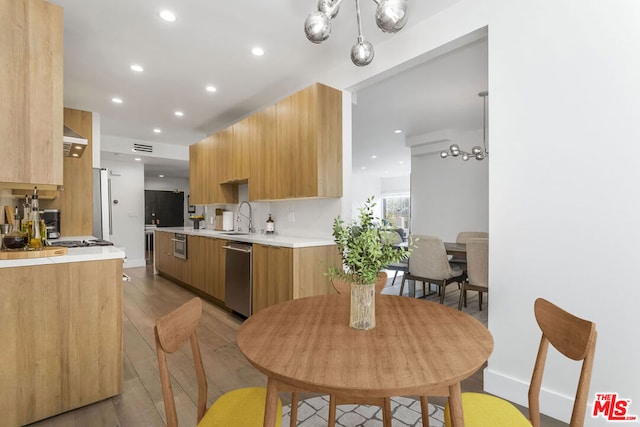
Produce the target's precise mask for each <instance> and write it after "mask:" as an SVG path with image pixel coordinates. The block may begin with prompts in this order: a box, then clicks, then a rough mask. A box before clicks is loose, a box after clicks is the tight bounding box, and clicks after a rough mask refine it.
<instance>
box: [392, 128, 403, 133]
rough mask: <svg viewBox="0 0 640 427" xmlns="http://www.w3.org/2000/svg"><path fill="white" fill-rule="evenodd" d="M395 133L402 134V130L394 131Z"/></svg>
mask: <svg viewBox="0 0 640 427" xmlns="http://www.w3.org/2000/svg"><path fill="white" fill-rule="evenodd" d="M393 133H402V131H401V130H400V129H396V130H394V131H393Z"/></svg>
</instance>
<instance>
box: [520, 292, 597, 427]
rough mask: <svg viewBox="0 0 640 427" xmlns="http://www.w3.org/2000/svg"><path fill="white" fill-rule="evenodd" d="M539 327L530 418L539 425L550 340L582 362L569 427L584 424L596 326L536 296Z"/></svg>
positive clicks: (562, 351) (531, 386)
mask: <svg viewBox="0 0 640 427" xmlns="http://www.w3.org/2000/svg"><path fill="white" fill-rule="evenodd" d="M534 311H535V315H536V321H537V322H538V326H540V329H541V330H542V338H541V339H540V347H539V349H538V356H537V358H536V364H535V367H534V369H533V376H532V377H531V385H530V387H529V418H530V420H531V423H532V424H533V425H534V427H539V426H540V402H539V395H540V387H541V384H542V376H543V373H544V365H545V361H546V358H547V350H548V348H549V343H551V345H553V347H555V349H556V350H558V351H559V352H560V353H562V354H563V355H564V356H566V357H568V358H570V359H572V360H576V361H579V360H581V361H582V370H581V371H580V379H579V381H578V388H577V391H576V397H575V401H574V403H573V412H572V414H571V422H570V424H569V426H570V427H578V426H582V425H583V424H584V418H585V412H586V408H587V399H588V394H589V383H590V382H591V370H592V368H593V357H594V354H595V350H596V338H597V332H596V325H595V323H593V322H589V321H588V320H584V319H581V318H579V317H576V316H574V315H572V314H570V313H568V312H566V311H564V310H563V309H561V308H560V307H558V306H556V305H554V304H552V303H550V302H549V301H547V300H545V299H542V298H538V299H537V300H536V302H535V304H534Z"/></svg>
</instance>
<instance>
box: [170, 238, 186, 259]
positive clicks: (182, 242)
mask: <svg viewBox="0 0 640 427" xmlns="http://www.w3.org/2000/svg"><path fill="white" fill-rule="evenodd" d="M171 240H172V241H173V256H174V257H176V258H182V259H187V235H186V234H181V233H175V235H174V237H173V239H171Z"/></svg>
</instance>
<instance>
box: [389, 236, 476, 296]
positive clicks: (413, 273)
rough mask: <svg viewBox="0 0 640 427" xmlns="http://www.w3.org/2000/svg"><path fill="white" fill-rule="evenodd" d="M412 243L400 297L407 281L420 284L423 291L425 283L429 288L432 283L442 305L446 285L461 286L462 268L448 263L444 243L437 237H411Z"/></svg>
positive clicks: (463, 278)
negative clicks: (436, 288) (438, 291)
mask: <svg viewBox="0 0 640 427" xmlns="http://www.w3.org/2000/svg"><path fill="white" fill-rule="evenodd" d="M413 241H414V242H416V243H415V245H414V247H413V252H411V256H410V257H409V272H408V273H405V275H404V276H403V277H402V285H400V295H402V292H403V291H404V283H405V281H407V280H414V281H420V282H422V287H423V290H424V284H425V283H429V287H431V284H432V283H433V284H434V285H437V286H438V287H439V288H440V289H439V290H440V304H443V303H444V296H445V291H446V287H447V285H449V284H451V283H458V284H460V285H461V284H462V282H464V280H465V278H466V276H465V274H464V272H463V271H462V268H460V267H459V266H457V265H455V264H450V263H449V257H448V256H447V251H446V249H445V248H444V243H443V242H442V240H441V239H440V238H439V237H435V236H419V235H418V236H413ZM425 295H426V293H425Z"/></svg>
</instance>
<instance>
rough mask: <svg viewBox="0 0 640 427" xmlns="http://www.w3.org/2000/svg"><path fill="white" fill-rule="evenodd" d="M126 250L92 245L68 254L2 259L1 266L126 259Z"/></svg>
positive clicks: (70, 250)
mask: <svg viewBox="0 0 640 427" xmlns="http://www.w3.org/2000/svg"><path fill="white" fill-rule="evenodd" d="M91 239H95V237H92V236H73V237H64V238H61V239H56V240H60V241H62V240H91ZM56 240H50V241H49V242H50V243H51V246H55V242H56ZM124 257H125V252H124V249H123V248H119V247H115V246H90V247H85V248H69V250H68V252H67V254H66V255H60V256H53V257H42V258H24V259H7V260H0V268H9V267H27V266H30V265H44V264H64V263H68V262H82V261H100V260H105V259H117V258H120V259H124Z"/></svg>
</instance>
